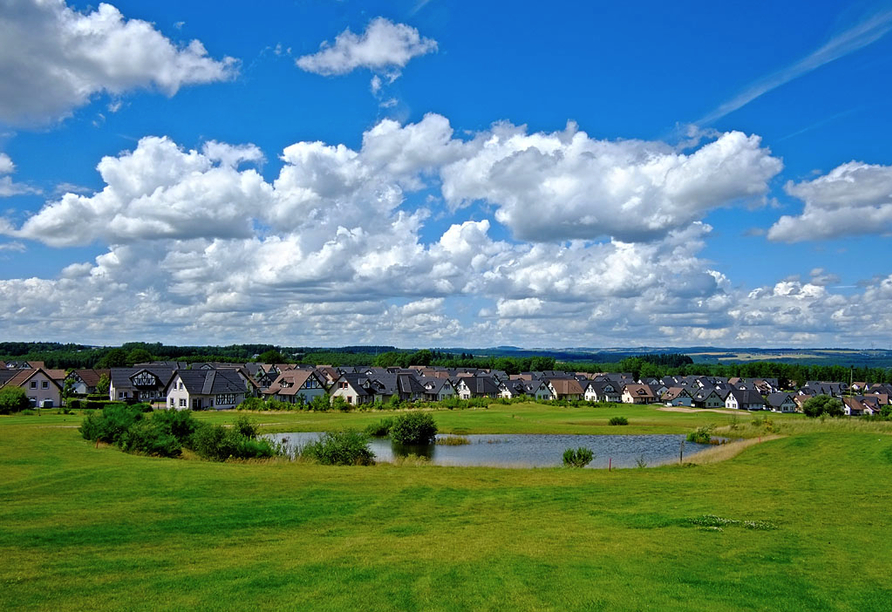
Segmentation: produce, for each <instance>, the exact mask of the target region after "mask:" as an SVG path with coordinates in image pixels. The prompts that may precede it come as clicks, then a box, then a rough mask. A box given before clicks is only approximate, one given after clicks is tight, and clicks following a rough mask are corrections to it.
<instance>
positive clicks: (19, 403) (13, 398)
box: [0, 387, 31, 414]
mask: <svg viewBox="0 0 892 612" xmlns="http://www.w3.org/2000/svg"><path fill="white" fill-rule="evenodd" d="M30 407H31V400H29V399H28V394H27V393H25V390H24V389H22V388H20V387H6V388H4V389H0V414H12V413H14V412H21V411H22V410H27V409H28V408H30Z"/></svg>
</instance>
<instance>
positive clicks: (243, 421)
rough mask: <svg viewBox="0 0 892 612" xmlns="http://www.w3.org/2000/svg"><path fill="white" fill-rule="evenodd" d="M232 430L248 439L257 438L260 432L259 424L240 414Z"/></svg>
mask: <svg viewBox="0 0 892 612" xmlns="http://www.w3.org/2000/svg"><path fill="white" fill-rule="evenodd" d="M232 428H233V429H234V430H235V431H237V432H238V433H239V435H242V436H244V437H246V438H256V437H257V434H258V432H259V430H260V427H258V425H257V423H255V422H254V421H252V420H251V419H249V418H248V417H247V416H245V415H244V414H240V415H238V416H237V417H236V419H235V423H233V424H232Z"/></svg>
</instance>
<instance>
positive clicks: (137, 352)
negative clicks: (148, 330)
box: [127, 348, 154, 365]
mask: <svg viewBox="0 0 892 612" xmlns="http://www.w3.org/2000/svg"><path fill="white" fill-rule="evenodd" d="M153 360H154V357H152V354H151V353H150V352H149V351H147V350H146V349H144V348H135V349H133V350H132V351H130V352H129V353H127V365H133V364H134V363H146V362H148V361H153Z"/></svg>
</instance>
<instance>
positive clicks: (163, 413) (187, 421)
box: [152, 409, 198, 444]
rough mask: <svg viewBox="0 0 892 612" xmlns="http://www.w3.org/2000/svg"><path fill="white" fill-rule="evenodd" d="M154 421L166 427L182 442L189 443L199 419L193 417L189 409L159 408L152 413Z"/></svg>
mask: <svg viewBox="0 0 892 612" xmlns="http://www.w3.org/2000/svg"><path fill="white" fill-rule="evenodd" d="M152 423H154V424H156V425H157V426H158V427H162V428H164V430H165V431H167V432H168V433H170V434H171V435H172V436H173V437H175V438H176V439H177V440H179V441H180V443H181V444H188V442H189V439H190V438H191V437H192V434H193V433H195V428H196V427H198V421H196V420H195V419H194V418H192V413H191V412H189V411H188V410H173V409H171V410H158V411H157V412H155V413H154V414H152Z"/></svg>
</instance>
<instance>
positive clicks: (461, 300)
mask: <svg viewBox="0 0 892 612" xmlns="http://www.w3.org/2000/svg"><path fill="white" fill-rule="evenodd" d="M280 158H281V161H282V162H283V166H282V168H281V170H280V171H279V172H278V174H277V175H276V176H275V177H271V178H270V179H265V178H264V177H263V176H262V175H261V174H260V172H259V171H258V170H257V168H256V165H258V164H262V163H263V161H264V155H263V153H262V152H261V151H260V150H259V149H258V148H257V147H255V146H253V145H230V144H226V143H220V142H215V141H211V142H208V143H207V144H206V145H205V146H203V147H202V148H201V149H200V150H190V149H185V148H183V147H180V146H178V145H177V144H176V143H174V142H173V141H171V140H170V139H169V138H164V137H160V138H159V137H149V138H144V139H142V140H141V141H140V142H139V144H138V145H137V146H136V148H135V149H134V150H132V151H125V152H122V153H120V154H118V155H117V156H110V157H106V158H103V159H102V160H101V161H100V162H99V164H98V166H97V168H98V171H99V173H100V175H101V177H102V179H103V181H104V182H105V187H104V188H103V189H102V190H101V191H99V192H97V193H94V194H76V193H68V194H66V195H64V196H63V197H62V198H60V199H58V200H55V201H52V202H49V203H47V205H46V206H44V208H43V209H42V210H40V211H38V212H37V213H36V214H35V215H33V216H32V217H30V218H29V219H27V220H26V221H25V222H24V223H23V224H21V225H19V226H17V227H16V226H13V225H12V224H11V223H10V222H9V221H5V220H3V219H2V218H0V233H3V234H6V235H11V236H13V237H15V238H16V239H18V240H20V241H21V240H22V239H30V240H37V241H41V242H43V243H46V244H49V245H52V246H60V247H63V246H68V245H84V244H91V243H95V242H99V243H100V244H104V245H107V252H105V253H103V254H102V255H100V256H99V257H97V258H95V260H93V261H87V262H83V261H79V262H75V263H72V264H71V265H69V266H68V267H66V268H65V269H64V270H62V271H61V273H60V274H59V275H58V277H57V278H51V279H37V278H35V279H10V280H2V281H0V304H2V306H0V324H2V325H3V326H4V329H9V330H10V332H9V333H10V334H11V335H13V336H14V335H16V334H19V335H21V337H28V333H29V332H28V329H33V325H35V324H36V322H38V321H41V322H42V324H43V325H45V326H48V327H45V329H47V330H48V331H49V332H51V333H54V334H56V335H58V336H59V337H62V338H71V339H77V340H90V341H108V342H115V341H121V340H125V339H127V338H134V337H146V336H150V337H156V338H158V337H160V338H165V339H176V341H180V342H182V341H186V340H188V341H190V342H199V343H202V342H209V341H211V340H212V339H213V340H214V341H240V340H245V339H247V336H246V334H248V335H249V336H250V337H251V338H257V337H266V338H270V339H275V341H277V342H278V341H280V342H284V343H295V344H301V343H306V344H314V343H316V344H318V343H320V342H321V340H320V339H324V342H325V343H331V344H338V343H357V342H387V343H395V344H402V345H406V346H414V345H419V344H437V343H438V342H439V341H442V343H443V344H455V345H459V344H464V345H466V346H480V345H486V344H505V343H510V344H523V345H528V346H542V345H543V344H545V343H546V342H547V343H548V345H551V346H555V345H564V346H583V345H588V346H597V345H600V346H604V345H609V344H639V343H640V344H646V343H651V344H653V343H657V342H660V341H661V340H662V341H664V342H671V343H675V344H680V345H685V344H698V343H700V344H702V343H711V342H719V341H722V342H728V343H735V344H741V343H743V344H745V343H748V342H753V343H756V344H765V345H774V346H776V345H778V344H796V343H814V342H816V341H817V340H815V339H825V338H826V339H827V342H828V344H841V343H846V342H847V340H846V339H848V338H856V339H857V338H860V337H861V334H863V333H864V331H865V330H874V331H875V333H876V334H877V335H878V337H886V335H884V334H887V332H883V331H881V330H880V328H878V327H877V325H884V324H885V325H887V324H888V323H890V322H892V289H889V288H890V287H892V278H890V279H886V280H883V281H876V282H873V283H871V284H870V285H869V286H868V287H867V288H865V289H863V290H861V291H860V293H859V295H858V296H856V297H855V298H849V297H846V296H844V295H842V294H840V293H839V292H838V290H837V289H834V288H833V287H832V286H831V285H832V284H833V283H834V282H835V279H834V278H833V277H832V275H828V274H827V273H826V272H825V271H823V270H820V269H815V270H813V271H812V274H811V278H810V279H809V280H808V281H805V282H803V281H800V280H797V279H788V280H785V281H783V282H781V283H778V284H776V285H772V286H769V287H764V288H760V289H758V290H756V291H752V292H744V291H742V290H740V289H738V288H735V287H734V286H733V284H732V283H731V281H729V279H727V278H725V276H724V275H723V274H721V272H719V271H717V270H714V269H713V267H712V265H711V264H710V263H709V262H708V261H706V260H704V259H703V258H702V257H701V255H700V254H701V252H702V251H703V249H704V245H705V242H706V240H707V239H708V238H709V235H710V233H711V228H710V227H709V226H708V225H707V224H705V223H703V222H702V220H701V219H702V218H703V217H704V216H705V215H706V214H707V213H708V211H709V210H711V209H712V208H713V207H716V206H727V205H731V204H733V203H735V202H736V201H738V200H740V199H744V200H746V199H750V198H755V199H756V200H758V199H759V198H761V197H762V194H763V193H764V190H765V189H766V182H767V181H768V180H769V179H770V178H771V177H772V176H773V175H774V174H775V173H776V172H777V171H778V170H779V168H780V162H779V161H778V160H776V159H775V158H773V157H772V156H771V155H770V153H769V152H768V151H767V150H765V149H764V148H762V147H761V145H760V143H759V141H758V138H756V137H753V136H745V135H743V134H739V133H735V132H732V133H728V134H717V135H715V136H714V137H713V140H712V141H711V142H709V143H708V144H704V145H702V146H699V148H696V149H694V150H693V151H691V152H690V153H687V154H681V153H679V152H677V151H675V150H674V149H672V148H670V147H668V146H667V145H665V144H661V143H647V142H640V141H631V142H626V141H619V142H606V141H597V140H593V139H591V138H589V137H587V136H586V135H585V134H582V133H580V132H578V131H577V130H575V129H574V128H572V127H571V128H569V129H568V130H565V131H562V132H558V133H528V132H527V130H525V129H524V128H520V127H515V126H509V125H501V124H500V125H496V126H493V127H492V128H491V129H488V130H486V131H484V132H481V133H479V134H475V135H470V136H469V137H468V138H466V139H462V138H457V137H456V136H455V135H454V133H453V130H452V128H451V126H450V124H449V122H448V120H446V118H444V117H442V116H439V115H428V116H426V117H425V118H424V119H423V120H421V121H419V122H417V123H414V124H408V125H400V124H399V123H397V122H394V121H390V120H386V121H382V122H381V123H379V124H378V125H376V126H374V127H372V128H371V129H369V130H368V131H367V132H366V133H365V134H364V135H363V138H362V145H361V147H359V148H358V149H352V148H350V147H346V146H344V145H331V144H327V143H323V142H298V143H295V144H293V145H291V146H289V147H286V148H285V150H284V151H283V152H282V153H281V155H280ZM10 164H11V162H10ZM714 165H716V166H718V167H719V168H720V169H719V170H716V169H715V168H713V166H714ZM540 182H543V183H547V184H548V187H547V188H542V187H540V185H539V183H540ZM561 185H562V186H561ZM542 189H546V191H542ZM422 190H424V192H428V193H427V194H425V193H424V192H423V191H422ZM438 191H439V195H440V196H442V197H437V192H438ZM419 192H422V193H419ZM537 194H538V195H537ZM543 194H545V195H543ZM629 194H635V197H632V196H630V195H629ZM424 195H433V196H434V197H432V198H427V199H425V198H424V197H423V196H424ZM546 195H547V202H548V208H547V209H542V208H535V207H534V205H536V204H537V203H540V202H541V201H546V200H541V201H540V200H539V198H540V197H541V198H544V197H546ZM478 198H483V199H485V200H487V201H488V202H489V203H490V205H491V206H492V213H493V214H492V216H491V217H490V218H480V217H479V215H480V214H481V210H485V207H484V208H483V209H481V208H480V207H477V208H475V209H474V212H473V217H476V218H473V217H472V218H468V216H470V215H465V213H464V210H465V209H464V208H462V207H463V206H464V205H466V204H467V203H468V202H469V201H470V200H471V199H478ZM630 198H631V200H632V201H633V203H632V204H629V205H628V206H627V208H626V209H624V208H623V207H624V206H625V205H626V203H627V202H628V201H629V200H630ZM422 199H424V201H425V204H424V205H423V206H419V205H418V204H416V203H415V202H416V200H422ZM624 210H627V211H628V212H627V213H626V214H623V211H624ZM607 213H609V214H607ZM574 215H578V216H579V218H580V219H581V218H582V217H584V216H585V215H590V216H591V217H592V219H590V220H585V221H581V222H580V224H581V225H583V229H581V230H577V229H574V230H570V229H567V228H568V227H569V224H568V221H569V220H570V219H572V218H574ZM442 217H445V218H446V219H448V220H447V221H446V222H445V223H444V224H443V225H442V226H439V225H437V224H435V222H434V221H433V220H434V218H442ZM595 217H597V220H595ZM617 217H622V218H621V219H619V220H618V219H617ZM493 218H494V219H495V220H498V221H500V222H502V223H504V224H505V225H507V227H508V228H509V229H510V230H511V231H512V232H513V234H514V237H515V238H519V239H520V240H514V241H509V240H500V239H498V238H497V237H496V236H497V235H498V231H497V230H498V228H497V227H495V226H494V223H495V221H494V220H493ZM633 218H637V220H638V225H641V226H642V227H645V228H646V231H641V230H640V229H636V228H635V227H634V226H633V225H630V224H629V222H628V221H627V219H633ZM438 223H439V222H438ZM433 227H439V228H440V229H439V230H438V231H432V228H433ZM555 227H556V228H558V229H554V228H555ZM605 235H606V236H610V237H609V238H606V239H603V240H600V241H598V240H595V239H596V238H597V237H598V236H605ZM868 299H869V300H871V306H870V308H868V307H867V306H861V305H860V304H861V303H862V302H864V303H866V302H865V300H868ZM124 309H126V312H125V311H124ZM871 316H874V317H875V318H876V321H878V322H879V323H872V322H871V321H870V317H871ZM108 320H115V321H117V322H118V323H116V325H115V326H114V328H110V327H109V326H108V325H107V324H106V323H105V321H108ZM333 321H336V324H333ZM29 326H31V327H29ZM888 328H889V327H888V325H887V328H886V329H888Z"/></svg>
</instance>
